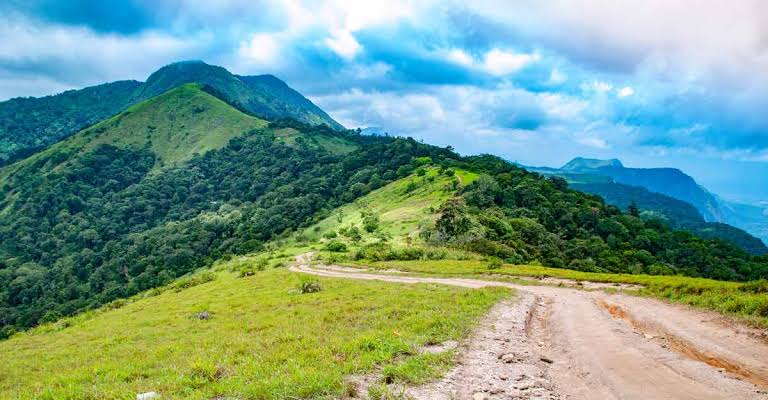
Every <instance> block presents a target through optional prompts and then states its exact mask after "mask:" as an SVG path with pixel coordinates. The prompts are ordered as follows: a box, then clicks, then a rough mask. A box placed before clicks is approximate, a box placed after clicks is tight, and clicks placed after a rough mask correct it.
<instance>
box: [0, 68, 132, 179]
mask: <svg viewBox="0 0 768 400" xmlns="http://www.w3.org/2000/svg"><path fill="white" fill-rule="evenodd" d="M140 86H141V82H136V81H120V82H113V83H106V84H103V85H99V86H93V87H89V88H85V89H81V90H69V91H66V92H64V93H61V94H57V95H53V96H46V97H40V98H32V97H20V98H15V99H11V100H8V101H4V102H0V166H2V165H4V164H8V163H11V162H13V161H16V160H19V159H22V158H25V157H26V156H28V155H30V154H32V153H35V152H37V151H39V150H41V149H43V148H45V147H47V146H48V145H50V144H51V143H54V142H56V141H58V140H60V139H62V138H64V137H66V136H68V135H70V134H72V133H75V132H77V131H79V130H81V129H83V128H85V127H87V126H90V125H93V124H95V123H97V122H99V121H101V120H103V119H104V118H107V117H109V116H111V115H114V114H117V113H118V112H119V111H120V110H124V109H125V108H127V107H128V106H129V105H131V104H132V98H133V93H134V92H135V91H136V90H137V89H138V88H139V87H140Z"/></svg>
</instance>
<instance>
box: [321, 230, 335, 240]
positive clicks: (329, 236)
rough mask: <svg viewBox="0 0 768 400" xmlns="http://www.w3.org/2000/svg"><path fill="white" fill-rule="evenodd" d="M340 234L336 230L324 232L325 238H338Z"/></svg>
mask: <svg viewBox="0 0 768 400" xmlns="http://www.w3.org/2000/svg"><path fill="white" fill-rule="evenodd" d="M337 236H339V235H338V234H337V233H336V231H328V232H325V234H323V238H325V239H336V237H337Z"/></svg>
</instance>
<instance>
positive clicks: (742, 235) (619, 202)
mask: <svg viewBox="0 0 768 400" xmlns="http://www.w3.org/2000/svg"><path fill="white" fill-rule="evenodd" d="M526 168H527V169H529V170H531V171H535V172H539V173H541V174H544V175H557V176H561V177H563V178H565V179H566V180H567V181H568V182H569V184H570V186H571V187H573V188H574V189H577V190H581V191H584V192H588V193H593V194H597V195H599V196H601V197H603V198H605V200H606V201H607V202H608V203H610V204H613V205H616V206H618V207H621V208H623V209H626V207H627V206H628V205H629V204H630V203H632V202H634V203H635V204H637V206H638V207H639V208H641V209H643V210H645V211H650V212H654V213H656V214H657V215H661V216H663V217H664V218H665V219H667V220H668V221H670V224H671V225H672V226H674V227H678V228H684V229H688V230H691V231H694V232H695V233H697V234H699V235H700V236H704V237H720V238H723V239H727V240H731V241H733V242H736V243H737V244H739V245H740V246H741V247H743V248H745V249H746V250H748V251H750V252H753V253H758V254H763V253H766V252H768V248H766V246H765V244H764V243H765V242H766V241H768V216H766V215H765V214H764V211H763V209H762V208H761V207H758V206H753V205H747V204H737V203H730V202H726V201H724V200H722V199H720V198H719V197H718V196H717V195H715V194H713V193H710V192H709V191H708V190H707V189H706V188H704V187H703V186H701V185H699V184H698V183H696V181H695V180H694V179H693V178H692V177H691V176H689V175H687V174H685V173H684V172H683V171H681V170H679V169H676V168H627V167H625V166H624V165H623V164H622V163H621V161H619V160H617V159H610V160H599V159H590V158H582V157H577V158H574V159H573V160H571V161H569V162H568V163H566V164H565V165H563V166H562V167H561V168H548V167H528V166H526ZM734 227H735V228H734Z"/></svg>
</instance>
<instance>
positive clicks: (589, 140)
mask: <svg viewBox="0 0 768 400" xmlns="http://www.w3.org/2000/svg"><path fill="white" fill-rule="evenodd" d="M578 142H579V143H581V144H583V145H585V146H589V147H594V148H596V149H607V148H608V147H609V146H608V143H606V142H605V140H603V139H600V138H598V137H584V138H579V139H578Z"/></svg>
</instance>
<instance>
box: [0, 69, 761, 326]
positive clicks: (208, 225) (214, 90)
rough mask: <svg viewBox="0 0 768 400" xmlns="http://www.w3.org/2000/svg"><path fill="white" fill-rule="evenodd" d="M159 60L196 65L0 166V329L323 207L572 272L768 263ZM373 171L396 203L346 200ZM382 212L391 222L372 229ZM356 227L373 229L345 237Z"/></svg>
mask: <svg viewBox="0 0 768 400" xmlns="http://www.w3.org/2000/svg"><path fill="white" fill-rule="evenodd" d="M190 65H191V66H192V67H190ZM176 68H178V69H179V70H180V71H187V68H193V69H195V70H197V69H198V68H200V64H195V63H193V64H183V65H181V66H179V65H175V66H172V67H171V69H170V70H165V71H163V72H162V73H161V74H160V75H157V76H155V77H153V78H152V79H150V80H148V82H149V84H148V85H142V89H143V90H146V91H147V92H144V93H143V94H142V96H148V95H150V94H151V93H154V92H155V91H157V90H159V89H153V88H154V87H155V86H157V87H162V86H172V88H171V89H170V90H168V91H165V92H162V93H158V94H157V95H155V96H154V97H151V98H149V99H147V100H144V101H142V102H140V103H138V104H135V105H133V106H131V107H129V108H128V109H126V110H124V111H122V112H120V113H118V114H117V115H114V116H111V117H108V118H106V119H105V120H103V121H101V122H99V123H96V124H95V125H93V126H91V127H89V128H87V129H85V130H82V131H80V132H79V133H77V134H75V135H71V136H69V137H68V138H65V139H63V140H61V141H59V142H57V143H55V144H53V145H51V146H49V147H48V148H46V149H44V150H42V151H39V152H37V153H35V154H33V155H31V156H29V157H27V158H24V159H22V160H19V161H17V162H15V163H13V164H10V165H6V166H5V167H2V168H0V330H2V332H5V333H4V334H5V335H7V334H9V333H10V332H11V331H12V329H13V327H18V328H21V329H24V328H28V327H31V326H35V325H38V324H40V323H45V322H50V321H55V320H57V319H59V318H60V317H61V316H65V315H72V314H75V313H78V312H81V311H83V310H88V309H92V308H94V307H97V306H99V305H102V304H106V303H109V302H112V301H114V300H117V299H122V298H126V297H130V296H134V295H137V294H139V293H141V292H144V291H147V290H149V289H152V288H155V287H158V286H162V285H165V284H168V283H169V282H171V281H172V280H174V279H175V278H178V277H180V276H183V275H185V274H188V273H191V272H193V271H195V270H197V269H200V268H205V267H208V266H210V265H212V264H213V263H214V262H216V261H218V260H222V259H231V258H232V257H233V256H234V255H243V254H248V253H251V252H255V251H261V250H265V249H274V248H275V246H276V243H280V242H281V241H283V240H285V238H286V237H288V236H290V235H291V234H292V233H293V232H300V231H302V230H303V229H304V228H307V227H309V226H312V225H313V224H315V223H317V222H319V221H322V220H327V219H328V218H336V220H337V221H350V224H351V225H347V226H344V227H343V229H341V228H340V229H339V230H338V232H333V233H330V232H324V233H323V235H325V234H329V235H331V237H332V235H344V236H345V237H349V238H350V241H351V242H352V243H357V244H358V245H360V247H358V248H356V249H355V251H359V252H360V254H368V255H369V256H370V257H373V255H376V254H378V255H384V254H387V257H389V256H390V255H392V254H394V256H397V257H417V258H422V257H424V258H426V257H433V256H435V257H436V256H440V255H441V254H447V253H446V251H447V250H446V249H450V251H458V252H462V254H471V255H472V257H478V258H479V257H494V258H495V257H497V258H501V259H504V260H507V262H509V263H520V264H525V263H541V264H543V265H545V266H550V267H557V268H564V267H568V268H573V269H579V270H582V271H598V272H624V273H653V274H658V273H665V274H682V275H690V276H702V277H712V278H717V279H729V280H750V279H758V278H761V277H766V276H768V260H766V259H764V258H760V257H757V256H753V255H750V254H749V253H746V252H744V251H742V250H741V249H739V248H737V247H736V246H733V245H731V244H730V243H727V242H725V241H721V240H707V239H703V238H700V237H697V236H695V235H693V234H691V233H689V232H682V231H675V230H672V229H670V228H669V227H668V226H666V225H664V224H662V223H659V222H658V221H657V220H653V219H651V220H644V219H642V218H638V217H637V216H635V215H630V214H626V213H622V212H621V211H620V210H619V209H618V208H616V207H611V206H607V205H606V204H605V203H604V201H603V200H602V199H601V198H599V197H597V196H593V195H588V194H584V193H581V192H578V191H575V190H572V189H569V188H568V185H567V183H566V182H565V181H564V180H562V179H560V178H545V177H542V176H541V175H539V174H536V173H530V172H528V171H526V170H525V169H522V168H519V167H517V166H515V165H512V164H510V163H508V162H506V161H504V160H502V159H500V158H498V157H493V156H487V155H486V156H474V157H462V156H460V155H458V154H456V153H454V152H453V151H452V150H451V149H450V148H441V147H437V146H431V145H428V144H424V143H420V142H418V141H416V140H414V139H412V138H402V137H389V136H377V135H361V134H360V132H359V131H357V130H354V131H353V130H335V129H332V128H331V127H330V126H328V125H326V124H319V125H311V124H307V123H303V122H299V121H296V120H290V119H284V118H280V119H272V120H271V121H267V120H264V119H261V118H257V117H254V116H253V115H250V114H251V113H246V112H243V111H242V109H243V104H251V103H247V102H246V103H243V102H241V101H240V100H237V99H235V96H234V95H233V94H232V93H240V92H238V90H240V89H242V87H243V86H240V85H239V84H236V83H235V82H234V81H232V80H230V79H228V78H227V76H226V75H222V73H221V70H220V69H215V68H214V69H208V68H205V70H206V71H210V72H211V73H212V74H214V77H215V79H214V78H210V79H208V78H206V79H208V80H206V82H202V83H191V84H181V86H177V85H176V84H177V83H179V82H181V81H183V80H185V79H176V78H174V77H173V76H172V74H171V73H170V72H168V71H172V70H174V69H176ZM180 73H181V72H180ZM195 74H197V72H195ZM219 79H225V83H222V82H218V80H219ZM201 80H202V79H201ZM238 81H240V82H241V81H242V80H240V79H238ZM226 82H228V83H226ZM211 83H213V84H211ZM229 84H232V85H233V86H231V87H230V86H227V85H229ZM226 93H230V94H226ZM243 98H244V97H243ZM254 104H255V103H254ZM389 184H392V185H393V186H392V187H395V188H397V190H395V191H393V192H389V194H388V195H387V196H384V197H369V200H370V201H374V202H379V203H392V202H397V201H398V200H397V199H398V198H399V197H398V196H401V197H407V198H410V199H411V200H409V201H408V202H406V203H405V204H403V206H402V207H398V208H397V209H392V210H389V211H385V210H387V206H389V205H390V204H386V205H381V204H379V205H377V204H369V205H368V206H366V207H368V208H370V210H372V211H371V212H368V211H365V212H363V211H355V215H353V216H351V217H350V216H349V215H346V214H345V213H349V211H345V210H348V208H344V207H345V206H349V205H351V204H355V207H358V206H362V205H364V200H361V201H360V202H358V201H357V200H358V199H360V198H361V197H363V196H366V195H367V194H368V193H370V192H371V191H374V190H376V189H378V188H381V187H383V186H385V185H389ZM426 188H432V189H430V190H428V191H427V190H426ZM411 194H413V195H416V194H418V195H419V196H420V197H413V196H410V195H411ZM424 196H426V197H424ZM376 210H379V211H381V213H382V214H381V215H378V214H376V215H374V214H372V213H373V212H374V211H376ZM425 210H426V211H425ZM358 212H359V213H358ZM376 212H377V213H378V211H376ZM390 212H391V214H388V213H390ZM425 213H427V214H428V215H427V214H425ZM392 217H397V218H399V219H402V220H407V221H406V222H407V223H406V224H399V225H388V224H389V223H390V222H391V221H390V218H392ZM380 227H392V229H389V228H387V231H377V229H380ZM395 227H396V228H395ZM318 229H322V228H318ZM414 229H415V230H414ZM361 231H365V232H368V233H375V237H376V238H377V243H374V244H373V246H372V247H365V246H363V245H362V244H360V243H359V241H358V240H357V238H359V237H360V235H361ZM313 232H314V231H313ZM315 233H319V231H317V232H315ZM403 235H408V237H407V238H406V237H403ZM303 237H304V236H303ZM302 240H303V239H302ZM414 242H416V243H418V244H419V245H420V246H424V247H425V248H427V250H416V249H415V248H413V247H411V246H410V244H413V243H414ZM387 246H400V247H393V248H391V249H388V248H387ZM113 304H114V303H113Z"/></svg>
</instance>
